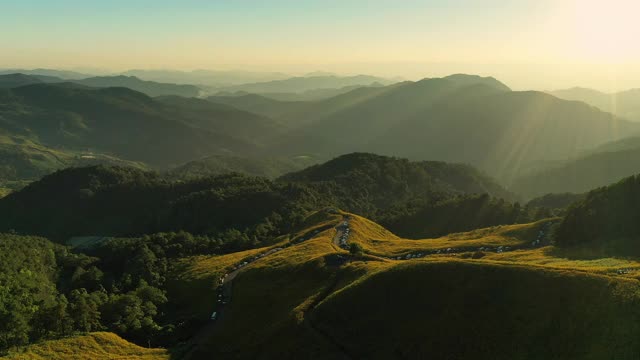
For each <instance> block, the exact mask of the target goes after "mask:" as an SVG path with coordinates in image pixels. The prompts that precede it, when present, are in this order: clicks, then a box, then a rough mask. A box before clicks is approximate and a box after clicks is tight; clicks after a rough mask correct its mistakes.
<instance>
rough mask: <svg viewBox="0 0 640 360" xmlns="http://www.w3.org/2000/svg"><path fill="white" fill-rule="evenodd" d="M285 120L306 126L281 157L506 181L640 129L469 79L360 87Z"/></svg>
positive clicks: (290, 137) (287, 140)
mask: <svg viewBox="0 0 640 360" xmlns="http://www.w3.org/2000/svg"><path fill="white" fill-rule="evenodd" d="M285 114H286V115H284V116H283V117H282V118H281V120H283V121H284V122H286V123H295V122H296V121H297V122H300V123H302V125H303V126H302V127H301V128H298V129H295V130H292V131H291V132H289V133H288V134H287V136H285V137H282V138H281V139H279V141H278V142H277V143H274V145H273V147H274V150H275V151H276V152H283V153H287V154H292V153H294V154H295V153H298V154H307V153H308V154H325V155H338V154H341V153H347V152H353V151H369V152H377V153H382V154H389V155H396V156H403V157H408V158H410V159H416V160H429V159H431V160H441V161H450V162H464V163H470V164H472V165H475V166H478V167H480V168H481V169H483V170H485V171H486V172H488V173H489V174H490V175H492V176H495V177H498V178H499V179H500V180H502V181H503V182H505V183H508V182H510V181H511V180H513V178H514V177H515V176H516V175H517V174H519V173H522V172H524V171H526V170H527V168H528V166H529V165H528V164H530V163H532V162H535V161H543V160H556V159H567V158H570V157H573V156H576V155H577V154H579V153H580V152H581V151H582V150H584V149H587V148H591V147H594V146H597V145H599V144H602V143H605V142H608V141H612V140H616V139H619V138H620V137H621V136H622V135H621V134H633V133H636V132H638V131H640V124H634V123H631V122H627V121H623V120H621V119H619V118H616V117H615V116H613V115H611V114H608V113H604V112H602V111H599V110H597V109H595V108H593V107H590V106H588V105H586V104H583V103H579V102H572V101H565V100H560V99H558V98H556V97H553V96H551V95H547V94H544V93H540V92H534V91H527V92H512V91H510V90H509V88H508V87H506V86H505V85H504V84H502V83H500V82H499V81H497V80H495V79H493V78H481V77H478V76H468V75H454V76H450V77H446V78H441V79H426V80H422V81H418V82H406V83H400V84H396V85H392V86H387V87H383V88H362V89H357V90H354V91H352V92H349V93H346V94H343V95H340V96H336V97H333V98H331V99H327V100H324V101H319V102H315V103H310V104H309V105H308V107H306V108H305V107H303V108H301V109H299V110H298V111H294V112H285Z"/></svg>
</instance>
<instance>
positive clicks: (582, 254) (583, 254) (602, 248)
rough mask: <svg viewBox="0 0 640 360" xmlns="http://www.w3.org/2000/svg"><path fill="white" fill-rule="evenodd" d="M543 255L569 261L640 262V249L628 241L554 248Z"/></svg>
mask: <svg viewBox="0 0 640 360" xmlns="http://www.w3.org/2000/svg"><path fill="white" fill-rule="evenodd" d="M545 255H548V256H553V257H558V258H566V259H570V260H596V259H602V258H610V257H615V258H620V259H627V260H640V248H639V246H638V245H635V244H633V243H632V242H629V241H617V242H608V243H605V244H585V245H580V246H571V247H558V246H554V247H550V248H548V249H546V250H545Z"/></svg>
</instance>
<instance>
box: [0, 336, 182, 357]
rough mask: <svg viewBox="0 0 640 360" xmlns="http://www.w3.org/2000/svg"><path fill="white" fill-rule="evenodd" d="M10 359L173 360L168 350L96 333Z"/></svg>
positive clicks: (46, 344)
mask: <svg viewBox="0 0 640 360" xmlns="http://www.w3.org/2000/svg"><path fill="white" fill-rule="evenodd" d="M6 358H7V359H11V360H40V359H42V360H45V359H50V360H83V359H89V358H90V359H95V360H110V359H130V360H169V359H170V358H171V357H170V355H169V353H168V351H166V350H164V349H147V348H144V347H141V346H138V345H135V344H132V343H130V342H128V341H126V340H124V339H122V338H120V337H119V336H117V335H115V334H112V333H107V332H96V333H90V334H88V335H81V336H73V337H69V338H66V339H60V340H51V341H46V342H43V343H39V344H35V345H30V346H28V347H26V349H25V350H24V352H18V353H13V354H10V355H9V356H7V357H6Z"/></svg>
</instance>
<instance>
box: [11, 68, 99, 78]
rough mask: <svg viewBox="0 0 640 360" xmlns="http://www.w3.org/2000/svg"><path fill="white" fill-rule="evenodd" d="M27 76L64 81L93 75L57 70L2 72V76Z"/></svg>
mask: <svg viewBox="0 0 640 360" xmlns="http://www.w3.org/2000/svg"><path fill="white" fill-rule="evenodd" d="M15 73H20V74H25V75H43V76H52V77H57V78H60V79H63V80H78V79H84V78H87V77H90V76H91V75H88V74H82V73H79V72H75V71H67V70H55V69H31V70H27V69H6V70H0V75H7V74H15Z"/></svg>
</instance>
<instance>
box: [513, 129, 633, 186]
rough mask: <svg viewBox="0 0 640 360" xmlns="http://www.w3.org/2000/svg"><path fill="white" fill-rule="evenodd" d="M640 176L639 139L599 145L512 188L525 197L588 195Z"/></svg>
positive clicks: (517, 180) (539, 172)
mask: <svg viewBox="0 0 640 360" xmlns="http://www.w3.org/2000/svg"><path fill="white" fill-rule="evenodd" d="M637 173H640V138H637V137H633V138H628V139H623V140H620V141H616V142H612V143H607V144H604V145H602V146H599V147H597V148H595V149H593V150H591V151H589V152H587V153H586V154H585V155H582V156H580V157H578V158H575V159H572V160H568V161H565V162H563V163H562V164H561V165H556V166H554V167H550V168H546V169H543V170H538V171H536V172H533V173H532V174H529V175H526V176H523V177H520V178H518V179H516V181H515V182H514V184H513V185H512V187H511V189H512V190H513V191H515V192H517V193H519V194H523V195H526V196H537V195H541V194H546V193H551V192H556V193H558V192H586V191H589V190H591V189H595V188H597V187H600V186H605V185H609V184H612V183H614V182H617V181H619V180H621V179H623V178H625V177H628V176H631V175H634V174H637Z"/></svg>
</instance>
